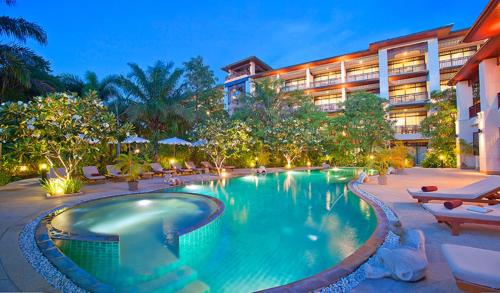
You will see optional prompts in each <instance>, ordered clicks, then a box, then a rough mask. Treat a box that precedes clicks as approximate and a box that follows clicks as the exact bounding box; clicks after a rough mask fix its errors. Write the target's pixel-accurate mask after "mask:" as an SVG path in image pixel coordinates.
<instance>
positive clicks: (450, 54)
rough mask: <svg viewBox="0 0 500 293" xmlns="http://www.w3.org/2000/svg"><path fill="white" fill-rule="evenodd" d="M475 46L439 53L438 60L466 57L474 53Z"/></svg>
mask: <svg viewBox="0 0 500 293" xmlns="http://www.w3.org/2000/svg"><path fill="white" fill-rule="evenodd" d="M476 49H477V48H476V47H475V46H474V47H467V48H462V49H456V50H451V51H445V52H441V53H439V61H440V62H444V61H449V60H452V59H461V58H468V57H470V56H472V55H474V54H475V53H476Z"/></svg>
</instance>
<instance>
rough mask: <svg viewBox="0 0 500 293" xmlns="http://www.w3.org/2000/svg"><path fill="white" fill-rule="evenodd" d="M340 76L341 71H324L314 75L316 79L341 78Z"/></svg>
mask: <svg viewBox="0 0 500 293" xmlns="http://www.w3.org/2000/svg"><path fill="white" fill-rule="evenodd" d="M340 77H341V74H340V71H337V72H328V73H322V74H318V75H316V76H314V81H323V80H330V79H339V78H340Z"/></svg>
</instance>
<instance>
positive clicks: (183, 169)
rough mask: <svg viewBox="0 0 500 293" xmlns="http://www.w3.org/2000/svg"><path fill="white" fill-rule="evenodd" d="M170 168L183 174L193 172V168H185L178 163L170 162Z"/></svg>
mask: <svg viewBox="0 0 500 293" xmlns="http://www.w3.org/2000/svg"><path fill="white" fill-rule="evenodd" d="M172 168H174V170H175V171H176V172H180V173H184V174H191V173H194V170H192V169H187V168H182V166H181V165H180V164H179V163H172Z"/></svg>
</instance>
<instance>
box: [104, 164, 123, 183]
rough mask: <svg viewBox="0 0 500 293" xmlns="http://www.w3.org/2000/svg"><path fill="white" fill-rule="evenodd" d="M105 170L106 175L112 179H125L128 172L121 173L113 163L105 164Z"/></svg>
mask: <svg viewBox="0 0 500 293" xmlns="http://www.w3.org/2000/svg"><path fill="white" fill-rule="evenodd" d="M106 170H107V171H108V176H109V177H111V178H114V179H118V180H125V179H126V178H127V177H128V174H122V173H121V172H120V171H119V170H117V169H116V167H115V165H107V166H106Z"/></svg>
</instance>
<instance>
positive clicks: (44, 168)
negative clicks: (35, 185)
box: [38, 163, 48, 171]
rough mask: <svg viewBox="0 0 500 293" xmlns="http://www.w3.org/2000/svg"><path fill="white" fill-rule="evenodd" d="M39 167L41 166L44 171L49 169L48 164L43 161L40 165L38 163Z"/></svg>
mask: <svg viewBox="0 0 500 293" xmlns="http://www.w3.org/2000/svg"><path fill="white" fill-rule="evenodd" d="M38 168H40V170H42V171H45V170H47V168H48V166H47V164H45V163H41V164H40V165H38Z"/></svg>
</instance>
